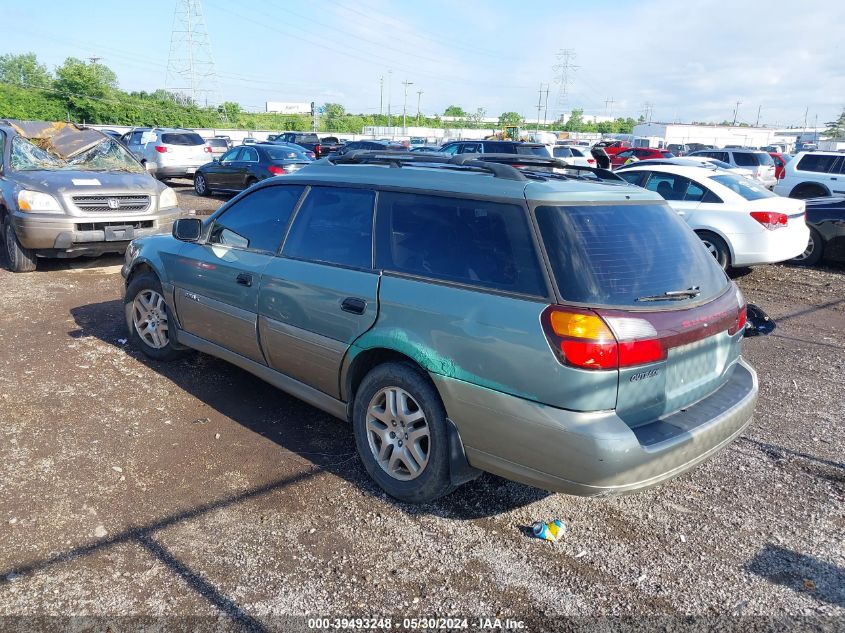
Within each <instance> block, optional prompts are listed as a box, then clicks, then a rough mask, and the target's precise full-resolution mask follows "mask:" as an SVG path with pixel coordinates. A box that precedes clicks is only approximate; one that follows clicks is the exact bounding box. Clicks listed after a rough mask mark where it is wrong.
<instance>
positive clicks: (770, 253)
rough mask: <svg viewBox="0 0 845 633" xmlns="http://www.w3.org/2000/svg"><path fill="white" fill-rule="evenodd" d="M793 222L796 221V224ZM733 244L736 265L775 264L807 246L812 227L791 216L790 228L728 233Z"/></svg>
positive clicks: (797, 253) (798, 252) (795, 255)
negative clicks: (792, 218)
mask: <svg viewBox="0 0 845 633" xmlns="http://www.w3.org/2000/svg"><path fill="white" fill-rule="evenodd" d="M793 224H794V225H793ZM727 237H728V239H729V240H730V242H731V246H732V248H733V260H732V262H731V263H732V264H733V265H734V266H756V265H758V264H774V263H777V262H784V261H787V260H790V259H792V258H793V257H797V256H798V255H800V254H801V253H803V252H804V250H805V249H806V248H807V241H808V240H809V239H810V229H809V228H807V225H806V224H805V223H804V222H803V221H800V220H790V226H788V227H787V228H781V229H776V230H774V231H769V230H767V229H762V230H760V231H758V232H755V233H741V234H732V235H728V236H727Z"/></svg>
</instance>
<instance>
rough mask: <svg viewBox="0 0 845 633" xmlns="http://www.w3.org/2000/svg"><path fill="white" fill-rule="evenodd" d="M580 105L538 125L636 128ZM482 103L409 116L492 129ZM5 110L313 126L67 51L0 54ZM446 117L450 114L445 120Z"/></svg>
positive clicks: (139, 121)
mask: <svg viewBox="0 0 845 633" xmlns="http://www.w3.org/2000/svg"><path fill="white" fill-rule="evenodd" d="M322 110H323V112H322V113H321V115H320V116H319V117H318V122H319V131H321V132H336V133H354V134H360V133H361V131H362V130H363V128H364V127H366V126H378V127H386V126H388V125H393V126H399V125H401V124H402V118H401V116H396V115H391V116H390V117H388V115H386V114H353V113H349V112H346V109H345V108H344V107H343V106H342V105H341V104H339V103H326V104H324V105H323V107H322ZM583 114H584V111H583V110H582V109H573V110H572V112H571V113H570V115H569V117H568V118H567V119H566V120H558V121H553V122H549V123H548V124H546V125H540V126H537V125H535V124H530V125H528V126H527V127H529V128H531V129H534V128H539V129H554V130H565V131H570V132H600V133H603V134H609V133H631V132H632V130H633V127H634V125H635V124H636V123H637V121H635V120H634V119H631V118H617V119H615V120H614V121H608V122H603V123H592V122H587V121H585V120H584V118H583ZM486 116H487V112H486V110H484V108H477V109H476V110H475V111H473V112H469V111H465V110H464V109H463V108H462V107H460V106H455V105H452V106H449V107H448V108H446V109H445V111H444V112H443V115H442V116H441V115H433V116H427V115H419V116H408V117H407V124H408V125H409V126H419V127H433V128H477V129H489V128H490V127H491V125H493V124H491V123H489V122H485V121H484V120H483V119H484V118H485V117H486ZM0 117H3V118H10V119H33V120H49V121H59V120H68V121H75V122H79V123H98V124H113V125H134V126H147V125H150V126H161V127H188V128H221V127H225V128H235V129H244V130H250V129H253V130H291V131H300V130H301V131H304V130H309V129H311V126H312V120H311V117H310V116H309V115H304V114H302V115H287V114H275V113H270V112H266V113H265V112H258V113H256V112H246V111H244V110H243V108H242V107H241V106H240V105H239V104H238V103H235V102H231V101H227V102H224V103H222V104H220V105H219V106H212V107H206V106H202V105H200V104H197V103H194V102H193V101H192V100H190V99H186V98H184V96H182V95H178V94H175V93H173V92H169V91H167V90H163V89H159V90H155V91H153V92H146V91H133V92H126V91H124V90H121V89H120V86H119V84H118V81H117V75H116V74H115V73H114V71H112V70H111V69H110V68H109V67H108V66H106V65H105V64H100V63H96V62H85V61H83V60H81V59H77V58H75V57H68V58H67V59H66V60H65V61H64V63H63V64H62V65H61V66H58V67H57V68H56V69H55V71H54V72H50V70H49V69H48V68H47V67H46V66H45V65H44V64H42V63H40V62H39V61H38V58H37V57H36V55H35V53H25V54H21V55H14V54H7V55H2V56H0ZM442 117H450V120H444V119H443V118H442ZM504 125H518V126H523V127H525V126H526V124H525V120H524V118H523V117H522V116H521V115H520V114H519V113H518V112H503V113H502V114H501V115H500V116H499V118H498V126H499V127H501V126H504Z"/></svg>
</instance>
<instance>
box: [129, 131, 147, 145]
mask: <svg viewBox="0 0 845 633" xmlns="http://www.w3.org/2000/svg"><path fill="white" fill-rule="evenodd" d="M143 135H144V131H143V130H135V131H134V132H132V138H131V139H130V141H129V142H130V143H132V144H133V145H140V144H141V137H142V136H143Z"/></svg>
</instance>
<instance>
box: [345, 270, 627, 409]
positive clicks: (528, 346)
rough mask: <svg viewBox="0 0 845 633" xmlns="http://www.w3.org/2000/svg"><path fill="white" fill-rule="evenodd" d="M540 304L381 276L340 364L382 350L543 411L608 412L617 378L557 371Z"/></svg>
mask: <svg viewBox="0 0 845 633" xmlns="http://www.w3.org/2000/svg"><path fill="white" fill-rule="evenodd" d="M546 305H547V304H546V302H544V301H542V300H539V299H538V300H530V299H522V298H515V297H512V296H505V295H499V294H493V293H488V292H482V291H475V290H469V289H465V288H459V287H455V286H450V285H444V284H438V283H432V282H426V281H420V280H417V279H410V278H405V277H399V276H392V275H388V274H385V275H384V276H383V277H382V281H381V288H380V290H379V317H378V320H377V321H376V323H375V325H374V326H373V328H372V329H371V330H370V331H368V332H367V333H365V334H364V335H363V336H362V337H361V338H360V339H358V340H357V341H356V342H355V343H354V345H353V346H352V349H351V350H350V358H349V359H348V362H351V361H352V360H353V359H354V356H355V355H357V354H359V353H360V352H362V351H363V350H367V349H373V348H384V349H389V350H393V351H396V352H399V353H401V354H404V355H406V356H408V357H410V358H412V359H413V360H414V361H416V362H417V363H418V364H419V365H420V366H422V367H423V368H424V369H426V370H427V371H429V372H431V373H432V374H438V375H441V376H445V377H449V378H454V379H457V380H462V381H465V382H469V383H472V384H475V385H478V386H481V387H485V388H488V389H492V390H495V391H499V392H502V393H507V394H511V395H514V396H518V397H520V398H525V399H528V400H533V401H536V402H540V403H543V404H546V405H551V406H554V407H559V408H564V409H572V410H578V411H596V410H604V409H612V408H613V407H614V406H615V404H616V388H617V377H618V373H617V372H591V371H584V370H577V369H574V368H570V367H564V366H563V365H561V364H560V363H559V362H558V360H557V358H556V357H555V355H554V354H553V353H552V351H551V349H550V348H549V344H548V342H547V340H546V337H545V335H544V334H543V331H542V327H541V325H540V314H541V313H542V311H543V309H544V308H545V307H546ZM445 404H446V408H447V411H448V409H449V403H448V402H446V403H445Z"/></svg>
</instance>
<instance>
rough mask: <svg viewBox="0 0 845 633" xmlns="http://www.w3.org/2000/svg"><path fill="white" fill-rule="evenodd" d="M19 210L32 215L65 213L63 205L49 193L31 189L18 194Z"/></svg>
mask: <svg viewBox="0 0 845 633" xmlns="http://www.w3.org/2000/svg"><path fill="white" fill-rule="evenodd" d="M18 209H20V210H21V211H28V212H31V213H64V209H62V205H60V204H59V201H58V200H56V199H55V198H54V197H53V196H51V195H50V194H49V193H42V192H40V191H30V190H29V189H24V190H23V191H21V192H19V193H18Z"/></svg>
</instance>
